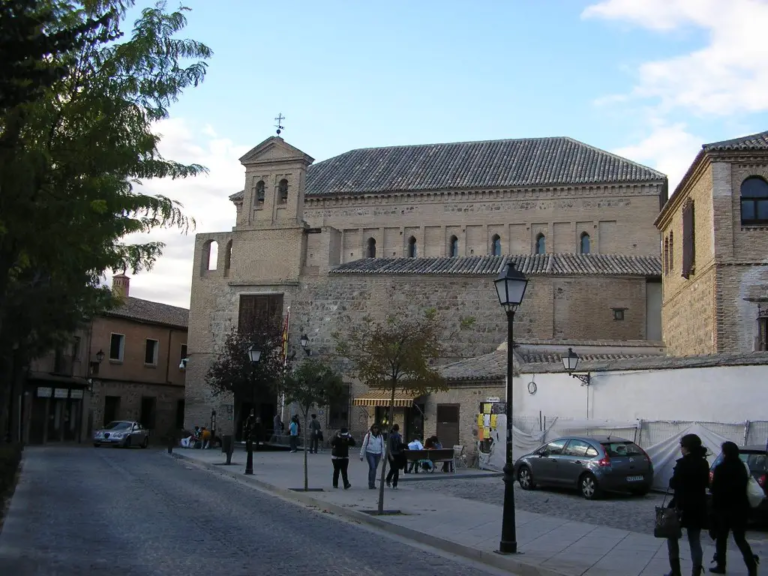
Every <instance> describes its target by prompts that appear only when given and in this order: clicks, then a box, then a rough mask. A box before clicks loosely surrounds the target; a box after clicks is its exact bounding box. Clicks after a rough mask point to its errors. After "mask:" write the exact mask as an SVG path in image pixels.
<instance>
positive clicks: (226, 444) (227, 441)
mask: <svg viewBox="0 0 768 576" xmlns="http://www.w3.org/2000/svg"><path fill="white" fill-rule="evenodd" d="M221 446H222V450H223V452H224V453H225V454H226V455H227V466H229V465H230V464H232V452H234V448H235V446H234V442H232V435H230V434H227V435H225V436H224V438H223V439H222V443H221Z"/></svg>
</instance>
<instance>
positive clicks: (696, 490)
mask: <svg viewBox="0 0 768 576" xmlns="http://www.w3.org/2000/svg"><path fill="white" fill-rule="evenodd" d="M680 452H681V453H682V455H683V457H682V458H680V459H679V460H678V461H677V463H676V464H675V469H674V472H673V473H672V478H670V480H669V487H670V489H672V490H673V491H674V497H673V498H672V501H671V502H670V503H669V507H670V508H676V509H677V510H678V511H679V512H680V526H682V527H683V528H685V531H686V532H687V534H688V545H689V546H690V548H691V560H692V561H693V572H692V575H693V576H700V575H701V574H703V573H704V552H703V551H702V549H701V530H702V529H703V528H705V527H706V525H707V486H708V484H709V464H707V460H706V456H707V449H706V448H705V447H704V446H702V444H701V438H699V437H698V436H697V435H696V434H686V435H685V436H683V437H682V438H681V439H680ZM667 549H668V550H669V565H670V567H671V568H672V571H671V572H669V574H667V576H682V575H681V572H680V541H679V540H678V539H677V538H670V539H668V540H667Z"/></svg>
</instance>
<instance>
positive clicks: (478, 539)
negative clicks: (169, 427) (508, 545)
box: [174, 449, 768, 576]
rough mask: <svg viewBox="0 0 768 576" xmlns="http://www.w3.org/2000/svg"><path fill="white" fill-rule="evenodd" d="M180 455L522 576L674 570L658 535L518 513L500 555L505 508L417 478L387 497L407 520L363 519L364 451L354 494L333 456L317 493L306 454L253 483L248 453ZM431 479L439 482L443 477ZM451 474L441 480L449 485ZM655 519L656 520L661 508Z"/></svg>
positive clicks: (315, 473)
mask: <svg viewBox="0 0 768 576" xmlns="http://www.w3.org/2000/svg"><path fill="white" fill-rule="evenodd" d="M174 454H175V455H176V456H180V457H183V458H189V459H192V460H195V461H198V462H199V463H201V464H204V465H206V466H208V467H210V468H211V469H214V470H217V471H220V472H222V473H225V474H231V475H234V476H238V477H242V478H244V479H251V481H253V482H255V483H258V484H260V485H261V487H262V488H266V489H272V490H274V491H278V492H279V493H280V494H281V495H283V496H287V497H289V498H294V499H296V500H300V501H303V502H305V503H307V504H314V505H317V506H319V507H325V508H328V509H329V510H330V511H333V512H337V513H341V514H346V515H347V516H351V517H354V518H356V519H358V520H360V521H363V522H369V523H372V524H376V525H378V526H380V527H382V528H384V529H388V530H389V531H391V532H395V533H398V534H400V535H401V536H408V537H411V538H414V539H416V540H418V541H419V542H421V543H423V544H428V545H432V546H436V547H438V548H441V549H444V550H448V551H452V552H454V553H456V554H459V555H463V556H467V557H470V558H473V559H475V560H480V561H483V562H486V563H489V564H492V565H494V566H497V567H502V568H508V569H510V570H513V571H514V572H515V573H517V574H520V575H521V576H527V575H546V576H555V575H567V576H581V575H583V576H609V575H610V576H650V575H653V576H660V575H661V574H664V573H666V572H667V571H668V570H669V565H668V563H667V550H666V545H665V542H664V541H662V540H658V539H656V538H654V537H653V536H652V535H648V534H640V533H637V532H630V531H627V530H617V529H614V528H606V527H602V526H597V525H594V524H587V523H583V522H573V521H569V520H566V519H562V518H556V517H553V516H545V515H542V514H535V513H531V512H525V511H518V512H517V539H518V547H519V549H520V551H521V552H522V554H519V555H515V556H500V555H498V554H495V550H496V549H497V547H498V541H499V537H500V534H501V516H502V508H501V506H496V505H492V504H486V503H483V502H475V501H470V500H465V499H461V498H456V497H453V496H450V495H446V494H442V493H440V492H436V491H434V490H430V488H429V486H430V482H428V481H419V480H416V478H415V477H413V476H411V475H406V477H409V476H410V478H409V480H408V481H407V482H403V483H401V485H400V489H399V490H397V491H394V490H389V489H387V490H386V492H385V509H387V510H400V511H401V512H402V514H401V515H393V516H375V517H371V516H369V515H368V514H362V512H363V511H366V510H374V509H375V508H376V505H377V498H378V490H376V491H374V490H369V489H368V488H367V472H368V469H367V466H366V465H365V464H364V463H363V462H360V460H359V459H357V458H354V455H356V454H357V452H354V453H353V458H351V459H350V466H349V468H350V470H349V472H350V482H351V483H352V488H351V489H350V490H343V489H339V490H334V489H333V488H332V486H331V470H332V469H331V462H330V454H328V453H321V454H312V455H309V480H310V483H309V486H310V488H322V489H323V491H322V492H309V493H303V492H292V491H290V489H292V488H301V487H303V454H302V453H301V452H298V453H296V454H291V453H288V452H261V453H259V452H256V453H254V472H255V474H254V476H252V477H246V476H244V475H243V471H244V467H245V466H244V465H245V453H244V452H240V451H238V452H236V453H235V454H234V455H233V458H232V462H233V465H232V466H229V467H227V466H219V464H220V463H223V462H225V457H224V455H223V454H222V453H221V451H220V450H206V451H202V450H184V449H175V450H174ZM419 476H421V475H419ZM429 476H430V477H433V476H438V473H437V472H436V473H434V474H430V475H429ZM446 476H447V475H445V474H439V477H440V478H442V479H445V478H446ZM377 477H378V475H377ZM457 481H459V482H460V481H461V480H459V479H457ZM501 481H502V480H501V478H499V482H501ZM620 505H621V504H620V503H617V506H620ZM648 513H649V514H653V509H652V508H651V509H650V510H649V511H648ZM704 544H705V547H704V558H705V564H706V565H709V561H710V560H711V558H712V555H713V554H714V547H713V546H711V545H709V544H711V541H710V540H709V538H708V537H705V542H704ZM753 549H754V551H755V553H756V554H759V555H760V556H761V557H763V558H766V555H768V546H766V544H763V543H754V544H753ZM681 551H682V556H683V573H686V572H688V573H689V572H690V571H691V564H690V555H689V552H688V551H687V543H686V542H685V540H683V541H682V542H681ZM767 559H768V558H767ZM728 573H729V574H730V575H731V576H742V575H746V573H747V572H746V569H745V568H744V566H743V564H742V563H741V557H740V555H738V552H736V551H735V550H734V551H729V567H728Z"/></svg>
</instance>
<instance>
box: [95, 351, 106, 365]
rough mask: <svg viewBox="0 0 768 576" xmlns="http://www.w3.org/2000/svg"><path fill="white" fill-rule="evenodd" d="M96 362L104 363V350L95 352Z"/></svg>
mask: <svg viewBox="0 0 768 576" xmlns="http://www.w3.org/2000/svg"><path fill="white" fill-rule="evenodd" d="M96 362H98V363H99V364H101V363H102V362H104V350H99V351H98V352H96Z"/></svg>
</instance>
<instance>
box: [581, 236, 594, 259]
mask: <svg viewBox="0 0 768 576" xmlns="http://www.w3.org/2000/svg"><path fill="white" fill-rule="evenodd" d="M591 249H592V245H591V242H590V241H589V234H587V233H586V232H582V233H581V245H580V246H579V250H580V251H581V253H582V254H589V252H590V250H591Z"/></svg>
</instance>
